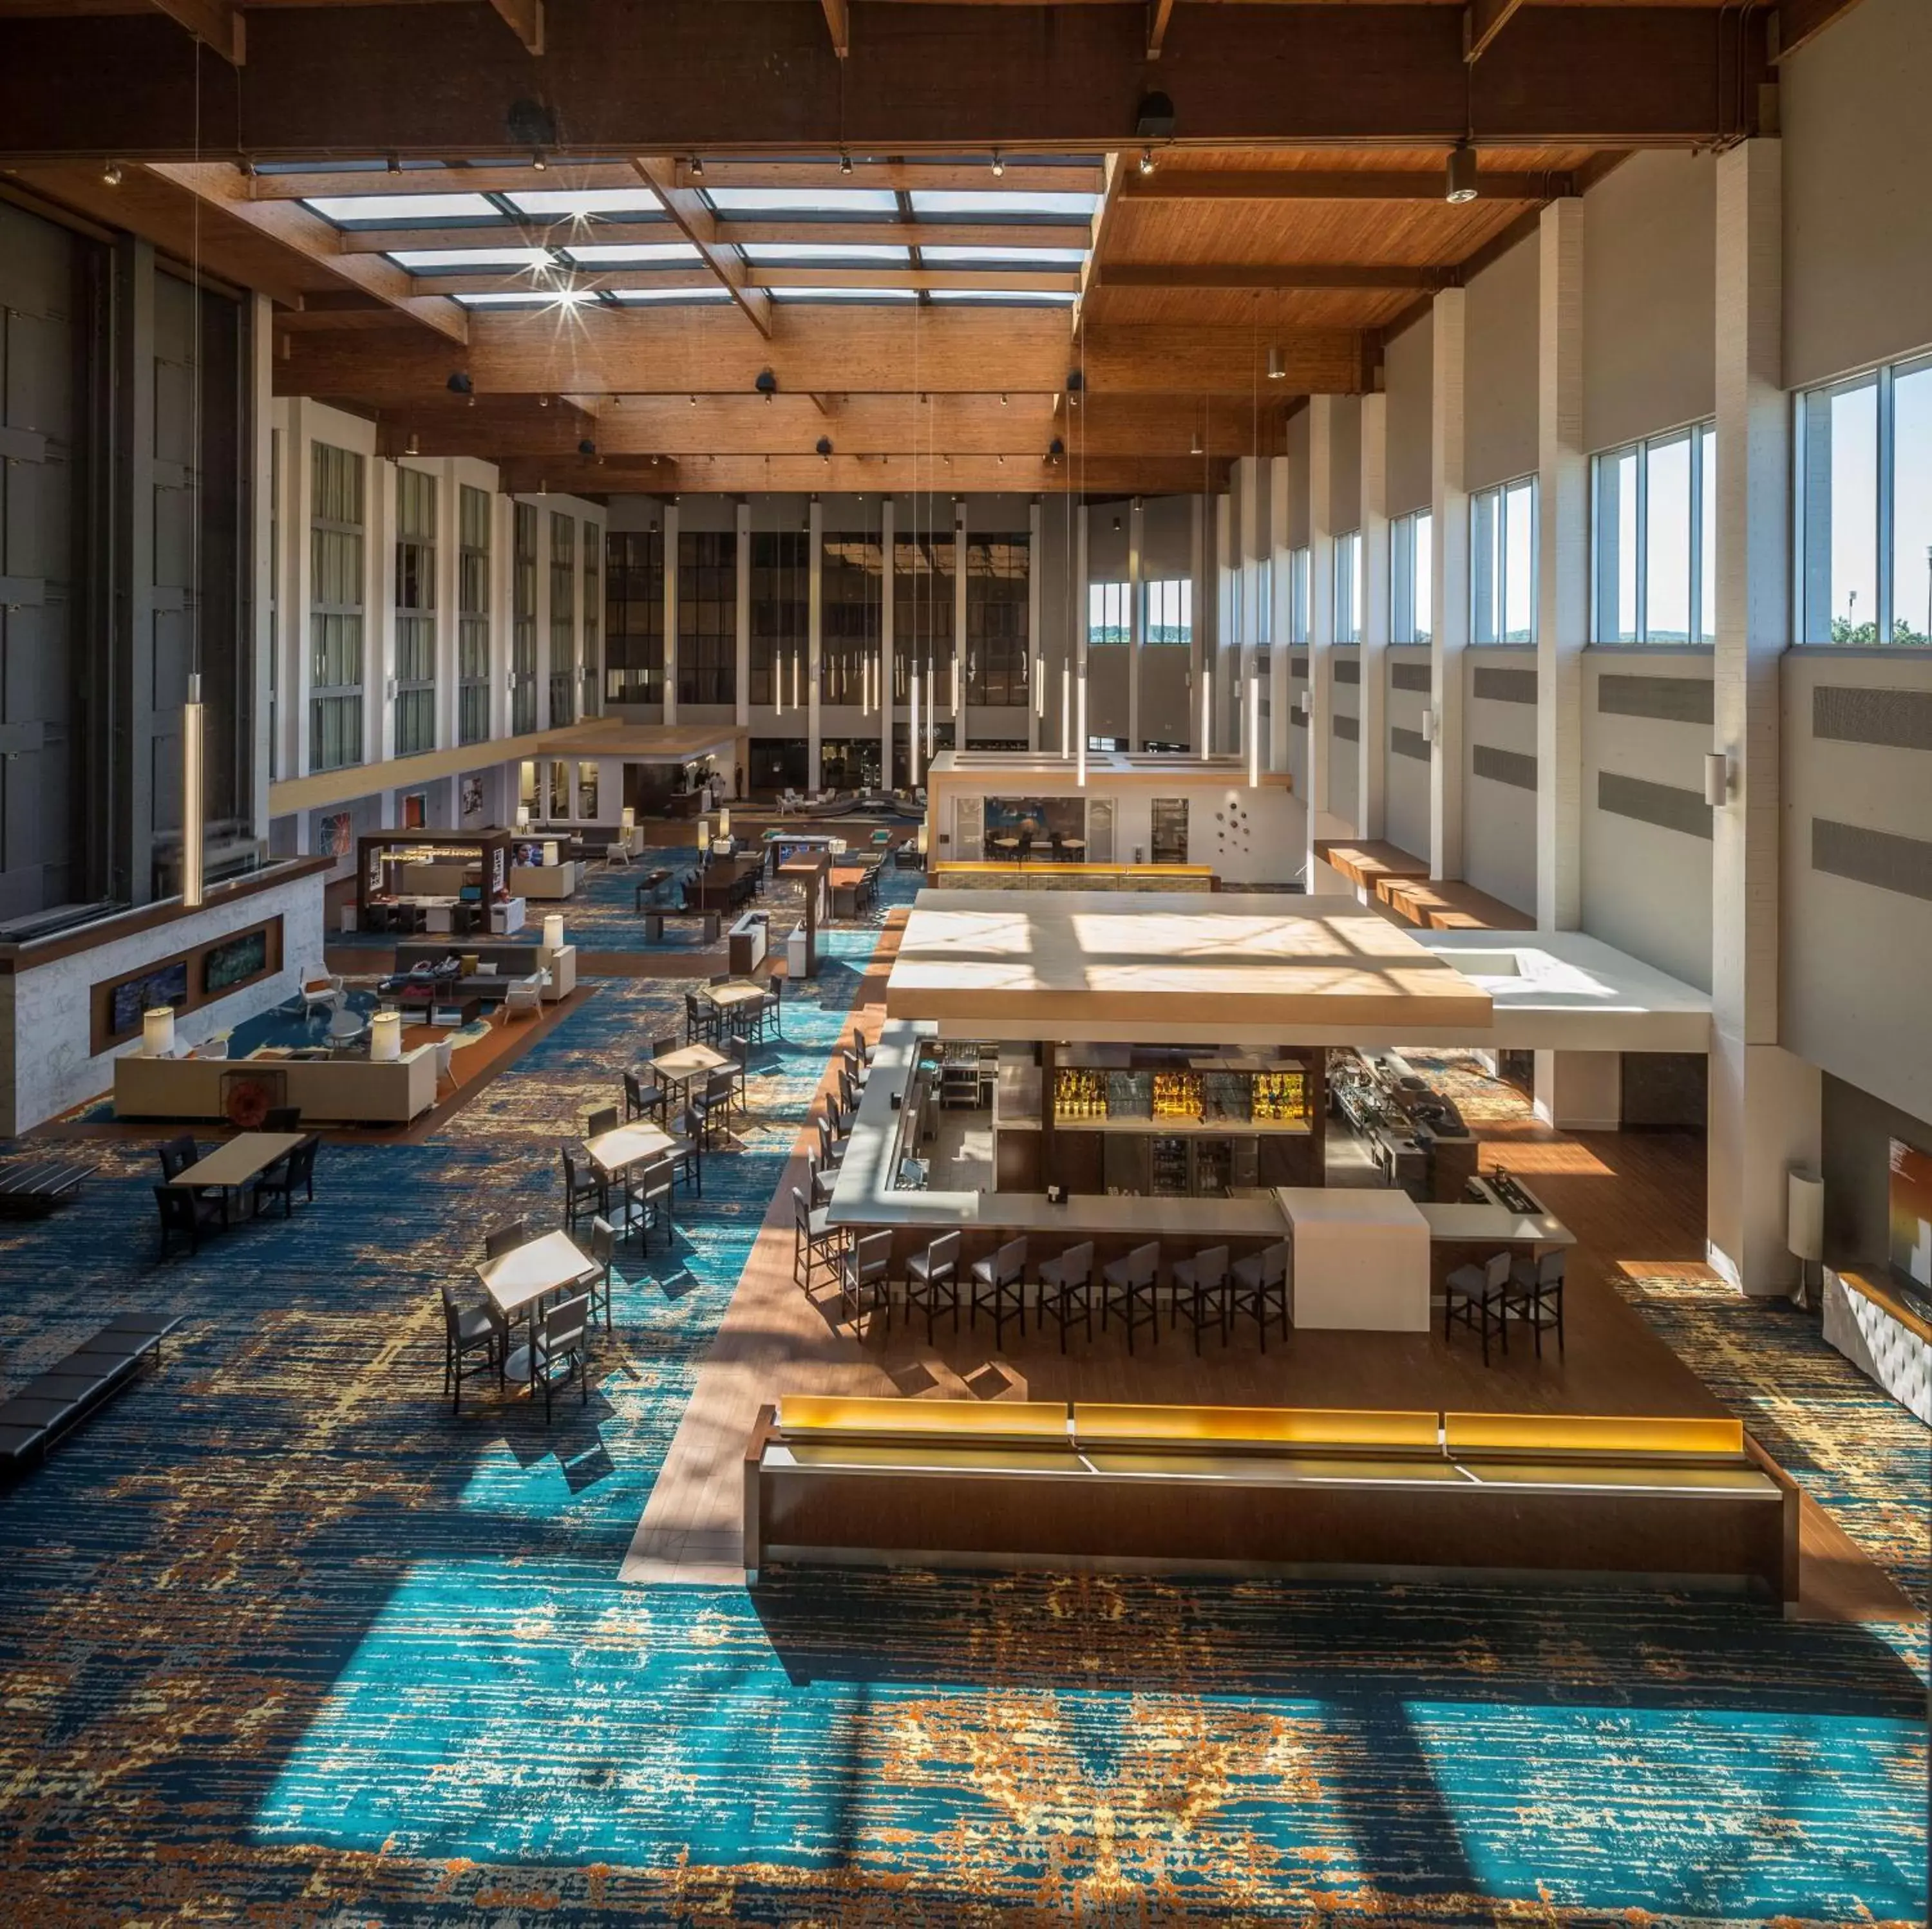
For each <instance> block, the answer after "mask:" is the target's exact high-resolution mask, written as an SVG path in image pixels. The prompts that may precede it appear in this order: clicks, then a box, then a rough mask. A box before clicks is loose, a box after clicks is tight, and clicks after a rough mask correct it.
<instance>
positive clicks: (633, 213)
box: [503, 182, 664, 221]
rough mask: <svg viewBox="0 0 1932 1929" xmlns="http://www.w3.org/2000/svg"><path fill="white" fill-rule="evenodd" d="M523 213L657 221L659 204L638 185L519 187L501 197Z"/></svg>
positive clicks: (655, 198) (648, 192) (662, 210)
mask: <svg viewBox="0 0 1932 1929" xmlns="http://www.w3.org/2000/svg"><path fill="white" fill-rule="evenodd" d="M503 198H504V199H505V200H506V201H508V202H509V204H510V205H511V207H513V208H515V209H516V210H517V212H518V213H519V214H549V215H553V216H556V215H564V214H621V215H622V216H623V217H624V218H625V220H627V221H661V220H663V219H664V208H663V205H662V204H661V202H659V201H658V198H657V196H655V194H653V193H652V192H651V191H650V190H649V188H648V187H645V186H643V184H642V183H641V182H640V184H638V185H637V187H532V188H519V189H518V190H517V191H516V193H514V194H507V195H505V196H504V197H503Z"/></svg>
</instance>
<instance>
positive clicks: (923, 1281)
mask: <svg viewBox="0 0 1932 1929" xmlns="http://www.w3.org/2000/svg"><path fill="white" fill-rule="evenodd" d="M913 1313H924V1314H925V1315H926V1344H927V1345H928V1346H931V1345H932V1329H933V1327H934V1325H935V1324H936V1323H937V1322H938V1318H939V1316H940V1314H941V1313H951V1314H952V1315H953V1331H954V1332H955V1333H957V1332H958V1331H959V1234H958V1233H941V1235H940V1236H939V1237H938V1239H935V1240H934V1241H933V1242H932V1244H931V1245H929V1246H928V1247H927V1248H926V1251H924V1252H922V1253H914V1254H913V1256H912V1257H911V1258H910V1259H909V1260H907V1261H906V1320H907V1324H908V1325H910V1323H911V1320H912V1316H913ZM891 1323H892V1313H891V1310H890V1309H889V1308H888V1309H887V1310H886V1324H887V1325H891Z"/></svg>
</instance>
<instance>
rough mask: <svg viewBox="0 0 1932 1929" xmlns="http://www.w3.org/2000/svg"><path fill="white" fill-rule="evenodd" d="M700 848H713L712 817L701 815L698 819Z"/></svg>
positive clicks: (698, 845)
mask: <svg viewBox="0 0 1932 1929" xmlns="http://www.w3.org/2000/svg"><path fill="white" fill-rule="evenodd" d="M697 848H698V849H700V851H708V850H709V849H710V848H711V819H709V817H700V818H699V819H698V820H697Z"/></svg>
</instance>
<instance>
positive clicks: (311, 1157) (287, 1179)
mask: <svg viewBox="0 0 1932 1929" xmlns="http://www.w3.org/2000/svg"><path fill="white" fill-rule="evenodd" d="M320 1143H321V1141H320V1140H318V1139H317V1138H316V1137H314V1135H313V1134H311V1136H310V1137H308V1138H306V1139H305V1140H303V1141H302V1143H301V1144H300V1145H299V1146H293V1147H292V1148H291V1149H290V1151H289V1152H287V1153H286V1154H285V1155H284V1156H283V1157H282V1158H278V1160H277V1161H275V1164H273V1165H272V1166H271V1167H269V1169H268V1170H267V1171H266V1172H264V1173H260V1175H259V1176H257V1179H256V1180H255V1182H254V1185H253V1186H252V1187H251V1188H250V1191H251V1193H252V1194H253V1195H254V1212H255V1213H256V1214H257V1215H260V1212H261V1210H262V1202H263V1200H265V1199H269V1200H274V1199H279V1200H281V1202H282V1217H283V1218H284V1219H286V1218H289V1217H290V1215H291V1214H292V1213H293V1212H294V1210H295V1197H296V1188H297V1187H300V1188H301V1189H302V1196H303V1197H304V1198H305V1199H306V1200H308V1202H309V1203H310V1204H311V1205H314V1203H315V1155H316V1152H317V1149H319V1147H320Z"/></svg>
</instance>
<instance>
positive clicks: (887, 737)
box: [879, 496, 897, 790]
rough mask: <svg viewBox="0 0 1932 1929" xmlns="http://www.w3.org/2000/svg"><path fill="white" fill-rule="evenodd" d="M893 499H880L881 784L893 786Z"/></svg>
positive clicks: (888, 788) (887, 497)
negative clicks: (881, 559)
mask: <svg viewBox="0 0 1932 1929" xmlns="http://www.w3.org/2000/svg"><path fill="white" fill-rule="evenodd" d="M892 541H893V537H892V498H891V496H881V497H880V499H879V554H880V556H881V557H882V558H883V566H882V568H881V569H880V574H879V786H880V789H883V790H890V789H892V786H893V784H894V783H895V782H896V781H897V780H896V779H895V777H894V776H893V774H892V717H893V714H894V707H895V706H894V705H893V702H892V657H893V655H894V654H895V652H894V650H893V646H892Z"/></svg>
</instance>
